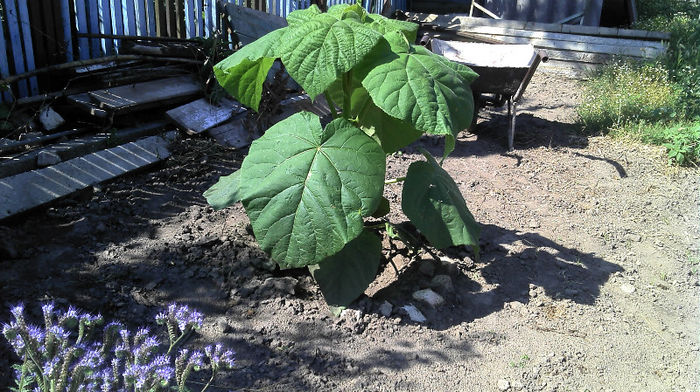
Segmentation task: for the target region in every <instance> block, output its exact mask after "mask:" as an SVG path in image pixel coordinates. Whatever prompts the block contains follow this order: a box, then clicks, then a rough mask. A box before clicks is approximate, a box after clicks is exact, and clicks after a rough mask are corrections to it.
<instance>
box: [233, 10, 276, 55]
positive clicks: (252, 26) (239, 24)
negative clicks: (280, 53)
mask: <svg viewBox="0 0 700 392" xmlns="http://www.w3.org/2000/svg"><path fill="white" fill-rule="evenodd" d="M226 13H227V14H228V15H229V17H230V18H231V23H232V24H233V28H234V29H235V30H236V34H238V38H239V39H240V41H241V44H243V45H247V44H249V43H251V42H253V41H255V40H256V39H258V38H260V37H262V36H263V35H265V34H267V33H269V32H270V31H272V30H276V29H279V28H281V27H284V26H286V25H287V21H286V20H285V19H284V18H281V17H279V16H275V15H270V14H268V13H266V12H261V11H256V10H253V9H250V8H246V7H241V6H237V5H235V4H232V3H229V4H226Z"/></svg>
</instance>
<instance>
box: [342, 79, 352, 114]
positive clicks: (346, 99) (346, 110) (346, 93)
mask: <svg viewBox="0 0 700 392" xmlns="http://www.w3.org/2000/svg"><path fill="white" fill-rule="evenodd" d="M351 83H352V70H350V71H348V72H346V73H345V75H343V117H344V118H345V119H348V118H350V117H349V116H350V84H351Z"/></svg>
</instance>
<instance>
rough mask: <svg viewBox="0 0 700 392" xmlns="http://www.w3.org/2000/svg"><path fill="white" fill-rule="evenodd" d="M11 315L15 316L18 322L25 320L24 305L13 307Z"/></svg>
mask: <svg viewBox="0 0 700 392" xmlns="http://www.w3.org/2000/svg"><path fill="white" fill-rule="evenodd" d="M10 313H12V315H13V316H15V319H16V320H17V321H19V320H20V319H22V318H24V304H23V303H21V302H20V303H18V304H17V305H15V306H13V307H11V308H10Z"/></svg>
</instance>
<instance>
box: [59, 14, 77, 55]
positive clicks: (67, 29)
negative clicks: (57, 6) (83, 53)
mask: <svg viewBox="0 0 700 392" xmlns="http://www.w3.org/2000/svg"><path fill="white" fill-rule="evenodd" d="M61 20H63V44H64V45H65V47H66V61H73V60H74V57H73V39H72V35H71V23H68V22H67V21H69V20H70V4H69V0H61Z"/></svg>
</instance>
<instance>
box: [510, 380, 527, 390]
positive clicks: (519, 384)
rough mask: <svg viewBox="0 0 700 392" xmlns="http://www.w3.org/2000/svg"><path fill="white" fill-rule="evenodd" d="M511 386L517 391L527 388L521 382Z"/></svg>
mask: <svg viewBox="0 0 700 392" xmlns="http://www.w3.org/2000/svg"><path fill="white" fill-rule="evenodd" d="M511 386H512V387H513V389H515V390H516V391H520V390H522V389H523V388H525V385H523V383H521V382H520V381H515V382H513V384H512V385H511Z"/></svg>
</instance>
